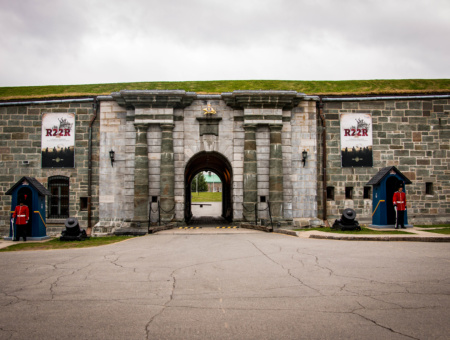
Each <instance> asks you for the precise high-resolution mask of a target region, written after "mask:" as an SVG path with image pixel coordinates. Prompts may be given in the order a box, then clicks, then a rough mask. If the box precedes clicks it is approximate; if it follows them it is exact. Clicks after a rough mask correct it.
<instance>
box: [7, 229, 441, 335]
mask: <svg viewBox="0 0 450 340" xmlns="http://www.w3.org/2000/svg"><path fill="white" fill-rule="evenodd" d="M0 290H1V294H0V306H1V308H0V339H64V338H67V339H448V338H449V334H450V323H449V322H448V321H449V320H450V244H448V243H425V242H417V243H416V242H358V241H333V240H314V239H302V238H295V237H291V236H286V235H280V234H270V233H262V232H255V231H245V230H243V231H241V232H239V231H236V230H233V231H226V230H225V231H221V230H213V229H210V230H205V232H204V233H199V232H198V231H197V233H195V234H194V233H189V232H186V231H184V232H181V233H173V232H172V233H167V234H165V233H160V234H155V235H149V236H144V237H139V238H135V239H132V240H128V241H125V242H121V243H117V244H113V245H108V246H102V247H98V248H85V249H72V250H52V251H29V252H11V253H0Z"/></svg>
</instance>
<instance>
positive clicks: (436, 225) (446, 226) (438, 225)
mask: <svg viewBox="0 0 450 340" xmlns="http://www.w3.org/2000/svg"><path fill="white" fill-rule="evenodd" d="M414 227H416V228H450V224H431V225H414Z"/></svg>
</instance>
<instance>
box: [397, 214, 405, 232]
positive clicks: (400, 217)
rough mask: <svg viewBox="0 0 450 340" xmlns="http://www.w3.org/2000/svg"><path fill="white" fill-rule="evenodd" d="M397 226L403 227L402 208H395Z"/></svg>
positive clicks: (403, 216) (403, 215)
mask: <svg viewBox="0 0 450 340" xmlns="http://www.w3.org/2000/svg"><path fill="white" fill-rule="evenodd" d="M396 227H397V228H399V227H402V228H404V227H405V211H404V210H397V225H396Z"/></svg>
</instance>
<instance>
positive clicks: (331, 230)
mask: <svg viewBox="0 0 450 340" xmlns="http://www.w3.org/2000/svg"><path fill="white" fill-rule="evenodd" d="M361 229H362V230H361V231H341V230H333V229H331V228H308V229H295V231H310V230H318V231H323V232H326V233H336V234H358V235H362V234H369V235H373V234H384V235H386V234H389V235H392V234H411V233H408V232H406V231H401V230H389V229H388V230H386V229H383V230H372V229H369V228H366V227H361Z"/></svg>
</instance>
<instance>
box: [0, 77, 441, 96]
mask: <svg viewBox="0 0 450 340" xmlns="http://www.w3.org/2000/svg"><path fill="white" fill-rule="evenodd" d="M149 89H157V90H185V91H193V92H197V93H198V94H202V93H222V92H230V91H234V90H285V91H297V92H303V93H306V94H310V95H333V94H334V95H349V94H352V95H364V94H407V93H438V92H449V91H450V79H372V80H343V81H303V80H213V81H172V82H169V81H165V82H163V81H160V82H139V83H110V84H86V85H51V86H15V87H0V100H12V99H27V98H28V99H30V98H36V99H37V98H55V97H85V96H98V95H109V94H111V92H117V91H120V90H149Z"/></svg>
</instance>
